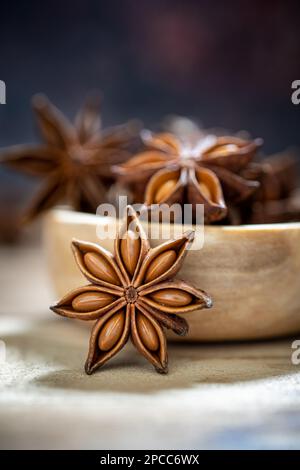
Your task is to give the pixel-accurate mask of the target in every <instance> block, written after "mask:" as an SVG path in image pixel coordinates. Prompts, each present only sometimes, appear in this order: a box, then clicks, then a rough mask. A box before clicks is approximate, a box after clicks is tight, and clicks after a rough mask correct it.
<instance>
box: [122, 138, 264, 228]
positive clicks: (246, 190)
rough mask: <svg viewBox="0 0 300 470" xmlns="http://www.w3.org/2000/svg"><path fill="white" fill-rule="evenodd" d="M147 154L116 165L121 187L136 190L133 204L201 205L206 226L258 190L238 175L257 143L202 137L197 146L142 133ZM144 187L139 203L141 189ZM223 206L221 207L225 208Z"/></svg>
mask: <svg viewBox="0 0 300 470" xmlns="http://www.w3.org/2000/svg"><path fill="white" fill-rule="evenodd" d="M143 140H144V142H145V144H146V145H147V146H148V147H149V150H147V151H145V152H142V153H139V154H138V155H135V156H134V157H132V158H131V159H129V160H128V161H127V162H125V163H123V164H121V165H116V166H115V167H114V171H115V172H116V173H117V174H118V175H119V178H120V180H121V181H123V182H124V183H125V184H126V183H127V184H130V185H132V186H133V187H135V195H136V199H137V202H145V204H146V205H147V206H150V205H152V204H163V203H165V204H173V203H175V202H179V203H182V204H184V203H191V204H203V205H204V216H205V221H206V222H208V223H209V222H214V221H217V220H220V219H223V218H224V217H225V216H226V214H227V204H228V203H229V204H231V205H232V204H238V203H240V202H241V201H243V200H245V199H247V198H248V197H249V196H250V195H251V194H252V193H253V192H254V191H255V190H256V189H257V188H258V186H259V183H258V182H257V181H252V180H248V179H245V178H243V177H242V176H241V172H242V170H243V169H245V168H246V167H247V166H248V165H249V163H250V162H251V161H252V159H253V157H254V155H255V152H256V151H257V149H258V147H259V146H260V145H261V144H262V141H261V140H260V139H256V140H254V141H245V140H243V139H239V138H237V137H216V136H211V135H209V136H207V137H205V138H204V139H202V140H200V141H199V142H198V143H197V144H194V145H191V144H188V143H186V142H182V141H180V140H179V139H178V138H177V137H175V136H174V135H172V134H170V133H161V134H152V133H150V132H148V131H147V132H144V133H143ZM146 183H147V186H146V190H145V196H144V201H139V196H138V195H139V194H141V187H142V186H144V185H145V184H146ZM225 201H226V203H225Z"/></svg>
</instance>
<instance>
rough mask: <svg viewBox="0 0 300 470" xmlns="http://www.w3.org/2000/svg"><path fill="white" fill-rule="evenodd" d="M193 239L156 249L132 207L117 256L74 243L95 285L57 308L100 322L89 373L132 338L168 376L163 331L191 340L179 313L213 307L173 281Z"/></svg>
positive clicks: (187, 237) (83, 268)
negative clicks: (166, 329)
mask: <svg viewBox="0 0 300 470" xmlns="http://www.w3.org/2000/svg"><path fill="white" fill-rule="evenodd" d="M193 239H194V232H193V231H189V232H186V233H185V234H184V235H183V236H182V238H180V239H178V240H172V241H168V242H165V243H163V244H161V245H159V246H157V247H156V248H150V245H149V241H148V239H147V237H146V234H145V232H144V230H143V228H142V226H141V224H140V221H139V219H138V216H137V214H136V212H135V211H134V210H133V209H132V207H131V206H128V208H127V211H126V219H125V223H124V225H123V227H122V228H121V230H120V232H119V234H118V235H117V237H116V240H115V250H114V251H115V253H114V256H113V255H112V254H111V253H110V252H108V251H106V250H105V249H103V248H102V247H101V246H99V245H96V244H93V243H87V242H82V241H77V240H74V241H73V242H72V248H73V252H74V256H75V260H76V262H77V264H78V266H79V268H80V270H81V272H82V273H83V275H84V276H85V277H86V278H87V279H88V281H89V282H90V284H89V285H88V286H85V287H80V288H79V289H76V290H74V291H73V292H71V293H69V294H67V295H66V296H65V297H64V298H63V299H62V300H61V301H60V302H58V303H57V304H56V305H55V306H53V307H51V309H52V310H53V311H54V312H56V313H58V314H59V315H62V316H65V317H69V318H77V319H80V320H96V323H95V324H94V327H93V329H92V333H91V338H90V348H89V353H88V358H87V361H86V364H85V370H86V373H87V374H91V373H92V372H94V371H95V370H96V369H98V368H99V367H101V366H102V365H103V364H104V363H105V362H106V361H108V360H109V359H110V358H112V357H113V356H114V355H115V354H117V353H118V352H119V351H120V350H121V349H122V348H123V346H124V345H125V343H126V342H127V341H128V339H129V337H131V340H132V342H133V344H134V345H135V346H136V348H137V349H138V351H139V352H140V353H141V354H142V355H143V356H145V358H146V359H148V361H149V362H150V363H151V364H153V365H154V367H155V369H156V370H157V372H160V373H167V371H168V356H167V345H166V337H165V333H164V331H163V327H165V328H170V329H172V330H173V331H174V332H175V333H177V334H179V335H185V334H186V333H187V331H188V324H187V322H186V320H185V319H184V318H182V317H180V316H178V315H177V314H185V313H187V312H191V311H193V310H197V309H201V308H209V307H211V306H212V300H211V298H210V296H209V295H208V294H206V293H205V292H204V291H202V290H199V289H196V288H195V287H193V286H191V285H190V284H188V283H186V282H184V281H182V280H174V279H173V278H174V276H175V275H176V274H177V272H178V271H179V269H180V267H181V265H182V263H183V260H184V258H185V256H186V254H187V250H188V248H189V246H190V245H191V243H192V242H193Z"/></svg>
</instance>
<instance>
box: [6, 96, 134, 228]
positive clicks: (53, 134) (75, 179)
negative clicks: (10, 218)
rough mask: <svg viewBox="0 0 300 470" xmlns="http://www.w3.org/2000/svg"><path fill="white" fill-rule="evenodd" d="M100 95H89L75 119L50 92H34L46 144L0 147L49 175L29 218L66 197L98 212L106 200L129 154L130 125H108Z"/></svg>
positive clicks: (20, 166) (15, 165)
mask: <svg viewBox="0 0 300 470" xmlns="http://www.w3.org/2000/svg"><path fill="white" fill-rule="evenodd" d="M99 104H100V103H99V100H96V99H93V98H91V99H89V100H87V102H86V103H85V105H84V107H83V108H82V109H81V110H80V111H79V112H78V114H77V116H76V118H75V121H74V124H73V123H71V122H70V121H69V120H68V119H67V118H66V117H65V116H64V115H63V114H62V113H61V112H60V111H59V110H58V109H57V108H56V107H55V106H54V105H53V104H52V103H51V102H50V101H49V100H48V99H47V98H46V97H45V96H43V95H36V96H35V97H34V98H33V102H32V105H33V110H34V112H35V114H36V118H37V124H38V127H39V130H40V133H41V136H42V139H43V141H44V144H41V145H38V146H33V145H18V146H13V147H10V148H8V149H3V150H2V151H1V152H0V162H1V163H3V164H5V165H6V166H8V167H10V168H12V169H15V170H18V171H21V172H24V173H26V174H29V175H32V176H37V177H40V178H42V179H43V183H42V186H41V188H40V190H39V191H38V193H37V194H36V197H35V198H34V199H33V201H32V203H31V205H30V206H29V207H28V209H27V211H26V213H25V216H24V221H30V220H31V219H34V218H35V217H37V216H38V215H39V214H40V213H42V212H43V211H44V210H46V209H49V208H50V207H52V206H54V205H55V204H57V203H60V202H66V203H67V204H70V206H71V207H73V208H74V209H76V210H85V211H90V212H94V211H95V209H96V208H97V206H98V205H99V204H100V203H101V202H102V201H103V200H104V196H105V186H104V184H105V183H106V182H107V181H109V180H111V178H112V173H111V170H110V167H111V165H112V164H114V163H117V162H122V161H124V159H126V158H128V157H129V153H128V151H127V150H126V147H127V145H128V144H129V143H130V141H131V140H132V138H133V129H132V127H131V126H130V125H123V126H118V127H114V128H111V129H108V130H106V131H103V130H102V129H101V118H100V113H99Z"/></svg>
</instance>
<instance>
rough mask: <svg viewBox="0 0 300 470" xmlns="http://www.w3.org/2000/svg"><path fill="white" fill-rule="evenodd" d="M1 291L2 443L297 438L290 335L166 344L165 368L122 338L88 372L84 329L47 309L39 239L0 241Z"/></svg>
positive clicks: (227, 445) (227, 443) (272, 444)
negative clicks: (107, 359)
mask: <svg viewBox="0 0 300 470" xmlns="http://www.w3.org/2000/svg"><path fill="white" fill-rule="evenodd" d="M0 298H1V306H0V340H2V341H4V342H5V345H6V361H3V360H2V362H1V363H0V447H1V448H4V449H8V448H9V449H13V448H25V449H28V448H34V449H39V448H73V449H74V448H75V449H76V448H83V449H85V448H88V449H104V448H107V449H116V448H119V449H120V448H121V449H128V448H141V449H166V448H169V449H204V448H205V449H215V448H220V449H232V448H233V449H249V448H250V449H252V448H254V449H256V448H257V449H272V448H275V449H297V448H300V365H298V366H297V365H293V364H292V362H291V354H292V349H291V343H292V341H293V339H295V338H290V339H283V340H278V341H269V342H260V343H246V344H219V345H195V344H191V345H188V344H171V345H170V347H169V358H170V372H169V375H168V376H160V375H158V374H156V373H155V372H154V371H153V370H152V368H151V367H150V365H149V364H148V363H147V362H145V361H144V360H143V358H141V357H140V356H138V354H136V352H135V350H134V349H133V348H132V347H130V346H128V347H127V348H126V349H125V350H124V351H123V352H122V353H121V354H120V355H119V356H117V357H116V358H115V359H114V360H113V361H112V362H111V363H110V364H108V365H107V366H105V367H104V368H103V370H102V371H100V372H99V373H96V374H95V375H93V376H89V377H88V376H86V375H85V374H84V372H83V364H84V361H85V356H86V353H87V344H88V343H87V342H88V337H89V334H88V331H89V329H88V328H86V327H84V326H82V324H81V323H79V322H78V323H76V322H74V321H71V320H68V319H62V318H59V317H55V316H54V315H53V314H52V313H51V312H50V311H49V310H48V305H49V304H51V303H53V301H54V300H56V299H55V294H54V292H53V291H52V289H51V283H50V280H49V278H48V276H47V271H46V265H45V261H44V257H43V252H42V250H41V248H40V247H39V245H38V244H37V246H35V247H33V246H30V245H28V246H19V247H10V248H4V247H2V248H0ZM299 339H300V338H299ZM2 344H3V343H2ZM2 359H3V358H2Z"/></svg>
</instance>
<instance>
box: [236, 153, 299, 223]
mask: <svg viewBox="0 0 300 470" xmlns="http://www.w3.org/2000/svg"><path fill="white" fill-rule="evenodd" d="M243 176H244V177H245V178H248V179H256V180H257V181H259V183H260V187H259V189H258V191H257V192H256V193H255V194H253V196H252V197H251V198H249V200H248V201H246V202H245V205H244V207H242V212H241V219H242V220H241V222H242V223H256V224H257V223H276V222H291V221H297V220H299V218H300V216H299V214H300V206H299V197H297V196H295V195H294V191H295V189H296V188H297V184H298V162H297V159H296V157H295V156H294V155H293V153H292V152H290V151H285V152H282V153H279V154H276V155H272V156H270V157H267V158H265V159H263V160H262V161H261V162H255V163H251V164H250V165H249V167H248V168H247V169H245V170H244V171H243Z"/></svg>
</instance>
